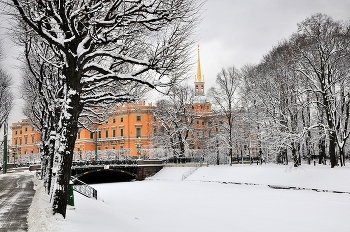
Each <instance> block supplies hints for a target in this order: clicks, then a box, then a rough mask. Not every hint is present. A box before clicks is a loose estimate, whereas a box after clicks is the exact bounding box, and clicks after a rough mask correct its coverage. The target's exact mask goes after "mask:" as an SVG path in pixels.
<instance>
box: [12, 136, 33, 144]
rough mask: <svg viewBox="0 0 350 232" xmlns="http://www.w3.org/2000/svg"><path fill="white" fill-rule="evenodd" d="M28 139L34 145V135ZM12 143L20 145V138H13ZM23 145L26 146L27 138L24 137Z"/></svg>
mask: <svg viewBox="0 0 350 232" xmlns="http://www.w3.org/2000/svg"><path fill="white" fill-rule="evenodd" d="M30 137H31V143H35V141H34V135H31V136H30ZM14 141H15V145H22V137H19V138H18V139H17V138H14ZM24 144H28V137H27V136H24Z"/></svg>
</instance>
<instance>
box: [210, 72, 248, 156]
mask: <svg viewBox="0 0 350 232" xmlns="http://www.w3.org/2000/svg"><path fill="white" fill-rule="evenodd" d="M240 84H241V74H240V72H239V70H238V69H236V68H235V67H234V66H232V67H229V68H227V69H225V68H223V69H222V70H221V72H220V73H219V74H218V75H217V77H216V86H215V87H212V88H210V90H209V96H210V98H211V99H212V101H213V104H214V106H216V108H217V110H218V111H219V112H221V114H222V117H223V124H222V129H223V130H224V134H223V138H222V139H223V140H224V141H225V143H226V144H227V146H228V154H229V156H230V158H231V163H232V156H233V146H234V141H235V138H234V135H235V133H234V131H235V130H237V129H238V128H239V127H240V126H241V127H243V125H237V124H236V123H235V122H236V121H237V116H238V115H237V112H238V109H239V107H238V91H239V87H240Z"/></svg>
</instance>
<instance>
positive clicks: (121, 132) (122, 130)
mask: <svg viewBox="0 0 350 232" xmlns="http://www.w3.org/2000/svg"><path fill="white" fill-rule="evenodd" d="M120 136H121V137H124V129H123V128H121V129H120Z"/></svg>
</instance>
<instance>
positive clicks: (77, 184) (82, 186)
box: [71, 177, 97, 199]
mask: <svg viewBox="0 0 350 232" xmlns="http://www.w3.org/2000/svg"><path fill="white" fill-rule="evenodd" d="M71 180H72V182H73V189H74V191H76V192H78V193H80V194H82V195H84V196H86V197H89V198H95V199H97V190H96V189H94V188H93V187H91V186H89V185H87V184H86V183H84V182H82V181H81V180H78V179H77V178H75V177H71Z"/></svg>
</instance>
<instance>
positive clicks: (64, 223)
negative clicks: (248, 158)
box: [29, 165, 350, 232]
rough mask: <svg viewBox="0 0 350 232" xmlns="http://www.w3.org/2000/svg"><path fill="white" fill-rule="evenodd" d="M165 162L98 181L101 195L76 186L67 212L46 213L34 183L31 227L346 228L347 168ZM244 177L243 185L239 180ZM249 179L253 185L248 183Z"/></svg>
mask: <svg viewBox="0 0 350 232" xmlns="http://www.w3.org/2000/svg"><path fill="white" fill-rule="evenodd" d="M189 169H190V168H184V167H181V168H180V167H179V168H164V169H163V170H161V171H160V172H159V173H157V174H156V175H155V176H154V177H152V178H149V179H148V180H145V181H140V182H123V183H112V184H97V185H94V188H96V189H97V191H98V196H99V199H98V200H97V201H96V200H93V199H88V198H85V197H84V196H82V195H80V194H78V193H75V207H74V209H73V208H70V209H69V210H68V212H67V218H66V219H62V218H61V217H59V216H55V217H48V216H46V215H47V212H48V210H49V207H50V205H49V203H48V200H49V199H48V197H47V196H46V195H45V194H44V193H43V189H42V188H41V187H40V182H36V184H37V196H38V197H37V196H36V198H35V199H34V201H33V204H32V207H31V209H30V215H29V228H30V230H29V231H86V232H88V231H118V232H148V231H149V232H180V231H181V232H187V231H188V232H190V231H191V232H194V231H201V232H203V231H204V232H206V231H208V232H209V231H210V232H212V231H220V232H221V231H269V232H271V231H272V232H273V231H302V232H303V231H317V232H319V231H337V232H343V231H344V232H345V231H347V232H348V231H350V220H349V219H350V218H349V217H350V216H349V215H350V194H349V193H332V192H316V191H312V190H284V189H272V188H269V187H268V186H267V185H282V186H293V187H301V188H307V189H311V188H314V189H322V190H336V191H342V192H350V168H349V167H343V168H340V167H336V168H334V169H331V168H330V167H329V166H308V165H303V166H301V167H300V168H292V167H291V166H282V165H259V166H257V165H234V166H210V167H201V168H199V169H198V170H196V171H195V172H194V173H192V174H191V175H190V176H188V178H187V179H185V180H184V181H182V175H183V174H184V173H186V172H188V171H189ZM237 183H245V184H242V185H240V184H237ZM252 184H254V185H252Z"/></svg>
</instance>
